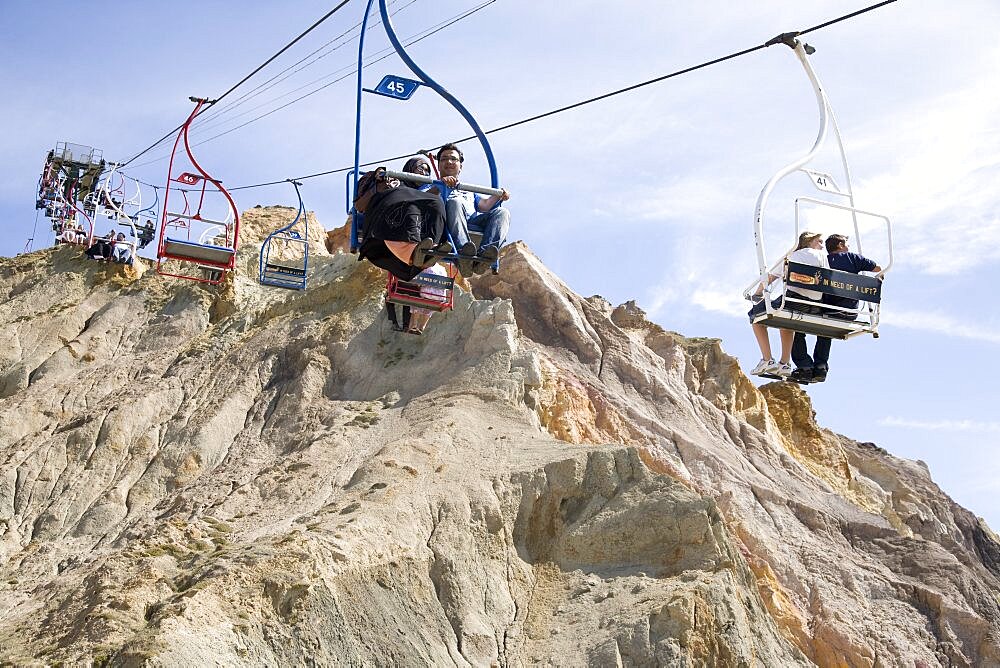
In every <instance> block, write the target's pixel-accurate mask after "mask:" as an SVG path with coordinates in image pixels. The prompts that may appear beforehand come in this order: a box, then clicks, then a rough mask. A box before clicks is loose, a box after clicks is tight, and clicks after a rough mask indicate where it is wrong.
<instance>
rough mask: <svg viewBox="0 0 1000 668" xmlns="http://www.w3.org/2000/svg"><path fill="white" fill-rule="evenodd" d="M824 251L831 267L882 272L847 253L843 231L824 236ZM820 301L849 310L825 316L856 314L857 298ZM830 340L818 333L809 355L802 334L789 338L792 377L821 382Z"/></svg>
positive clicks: (844, 317) (849, 317)
mask: <svg viewBox="0 0 1000 668" xmlns="http://www.w3.org/2000/svg"><path fill="white" fill-rule="evenodd" d="M826 252H827V253H828V254H829V255H828V259H829V261H830V269H836V270H838V271H847V272H850V273H852V274H859V273H861V272H862V271H872V272H879V271H882V267H880V266H878V264H876V263H875V262H874V261H873V260H869V259H868V258H866V257H864V256H863V255H858V254H857V253H852V252H850V251H849V250H848V249H847V237H846V236H844V235H842V234H831V235H830V236H828V237H827V238H826ZM823 303H825V304H829V305H831V306H839V307H840V308H844V309H851V311H850V312H848V311H833V310H831V311H830V312H829V313H828V314H827V317H830V318H840V319H842V320H855V319H856V318H857V317H858V313H857V308H858V300H857V299H850V298H848V297H838V296H835V295H823ZM831 343H833V342H832V340H831V339H829V338H827V337H825V336H817V337H816V346H815V347H814V348H813V354H812V357H810V356H809V349H808V348H807V347H806V336H805V334H802V333H801V332H796V333H795V339H794V340H793V341H792V362H794V363H795V371H793V372H792V375H791V379H792V380H798V381H805V382H813V383H821V382H823V381H824V380H826V375H827V373H828V372H829V360H830V344H831Z"/></svg>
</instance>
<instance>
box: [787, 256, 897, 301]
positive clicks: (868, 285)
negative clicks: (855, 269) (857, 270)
mask: <svg viewBox="0 0 1000 668" xmlns="http://www.w3.org/2000/svg"><path fill="white" fill-rule="evenodd" d="M785 283H786V284H787V285H788V286H789V287H797V288H802V289H805V290H815V291H816V292H822V293H824V294H827V295H833V296H835V297H845V298H847V299H857V300H859V301H865V302H871V303H872V304H879V303H881V301H882V281H880V280H879V279H877V278H875V277H874V276H864V275H863V274H852V273H851V272H849V271H840V270H839V269H826V268H824V267H816V266H813V265H809V264H800V263H798V262H788V263H787V270H786V273H785Z"/></svg>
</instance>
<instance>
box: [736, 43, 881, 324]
mask: <svg viewBox="0 0 1000 668" xmlns="http://www.w3.org/2000/svg"><path fill="white" fill-rule="evenodd" d="M795 36H796V33H786V34H783V35H779V36H778V37H775V38H774V39H772V40H770V41H769V42H768V45H771V44H778V43H783V44H786V45H787V46H789V47H790V48H791V49H792V50H793V51H794V52H795V55H796V57H797V58H798V59H799V62H800V63H801V64H802V67H803V68H804V69H805V71H806V75H807V76H808V78H809V82H810V83H811V85H812V87H813V91H814V93H815V95H816V102H817V105H818V106H819V131H818V133H817V136H816V141H815V142H814V143H813V146H812V148H811V149H810V150H809V152H808V153H806V155H804V156H803V157H801V158H798V159H796V160H794V161H793V162H791V163H789V164H788V165H786V166H785V167H783V168H781V169H780V170H779V171H778V172H777V173H775V175H774V176H772V177H771V179H770V180H769V181H768V182H767V183H766V184H765V186H764V188H763V189H762V190H761V192H760V195H759V196H758V198H757V205H756V208H755V212H754V242H755V245H756V251H757V265H758V269H759V271H760V273H759V276H758V278H757V279H756V280H754V282H753V283H751V284H750V285H749V286H748V287H747V288H746V289H745V290H744V291H743V296H744V298H746V299H751V298H752V295H753V294H754V293H755V292H756V291H757V289H758V288H759V287H760V286H761V285H763V286H765V287H764V292H763V299H764V303H765V307H766V308H765V310H764V312H763V313H761V314H760V315H759V316H757V317H756V318H755V319H754V323H755V324H757V323H759V324H763V325H766V326H768V327H776V328H779V329H791V330H794V331H797V332H802V333H805V334H816V335H818V336H825V337H830V338H835V339H848V338H851V337H853V336H857V335H859V334H872V335H873V336H875V337H878V323H879V316H880V312H881V281H880V280H879V279H880V278H881V274H880V275H879V277H878V278H871V277H867V276H858V275H855V274H851V273H849V272H843V271H837V270H833V269H822V268H820V267H808V266H806V265H799V264H795V263H792V264H791V266H789V263H788V261H787V259H786V258H787V256H788V254H789V253H791V252H792V251H793V250H794V249H795V246H794V244H793V246H792V247H791V248H790V249H789V250H788V251H787V252H785V253H784V254H783V255H782V256H781V257H780V258H779V259H778V260H777V261H776V262H775V263H773V264H771V265H769V264H768V262H767V255H766V252H765V247H764V213H765V210H766V208H767V201H768V198H769V197H770V195H771V193H772V192H773V190H774V188H775V186H777V184H778V182H779V181H781V179H783V178H785V177H786V176H788V175H789V174H792V173H794V172H796V171H801V172H804V173H805V174H806V175H807V176H809V177H810V179H811V180H812V182H813V185H814V186H815V187H816V188H817V189H820V190H823V191H826V192H829V193H832V194H835V195H839V196H842V197H844V198H846V200H847V202H846V204H844V203H839V202H829V201H824V200H818V199H814V198H811V197H800V198H797V199H796V200H795V236H794V239H796V240H797V239H798V235H799V218H800V215H799V214H800V207H799V205H800V203H808V204H813V205H816V206H822V207H826V208H828V209H833V210H838V211H845V212H848V213H850V215H851V217H852V219H853V223H854V238H855V239H856V240H857V243H858V251H859V252H860V251H861V231H860V227H859V224H858V217H859V216H865V217H869V218H874V219H878V220H879V221H881V222H882V223H884V226H885V231H886V240H887V242H888V254H889V259H888V263H887V264H886V265H885V266H884V268H883V270H882V274H884V273H885V272H886V271H888V270H889V268H890V267H891V266H892V228H891V224H890V221H889V219H888V218H887V217H885V216H883V215H880V214H877V213H872V212H870V211H862V210H861V209H858V208H856V207H855V205H854V193H853V189H852V186H851V173H850V168H849V166H848V164H847V154H846V152H845V151H844V144H843V140H842V138H841V134H840V129H839V128H838V126H837V122H836V119H835V118H834V116H833V107H832V106H831V105H830V100H829V98H828V97H827V95H826V92H825V91H824V90H823V87H822V86H821V85H820V82H819V79H818V77H817V76H816V73H815V71H814V70H813V68H812V65H811V63H810V62H809V57H808V56H809V54H811V53H813V52H814V51H815V49H813V48H812V47H810V46H808V45H806V44H803V43H802V42H800V41H799V40H797V39H795ZM831 125H832V127H833V130H834V135H835V137H836V140H837V148H838V150H839V153H840V158H841V165H842V167H843V170H844V177H845V179H846V188H845V189H843V190H842V189H840V188H838V187H837V186H836V185H835V183H834V182H833V180H832V177H830V176H829V175H827V174H823V173H821V172H815V171H811V170H808V169H805V165H806V164H807V163H809V162H810V161H811V160H812V159H813V158H814V157H815V156H816V155H817V153H819V150H820V149H821V148H822V146H823V144H824V143H825V141H826V138H827V134H828V129H829V128H830V126H831ZM770 275H778V276H781V277H783V279H784V280H783V281H782V287H781V292H780V295H779V294H772V290H773V288H772V287H771V286H770V285H769V280H768V277H769V276H770ZM796 277H798V278H799V279H808V280H807V282H805V283H803V282H801V281H799V280H796ZM790 279H791V283H792V287H799V288H800V289H807V290H814V291H818V292H823V293H825V294H837V295H839V296H843V297H850V298H856V299H860V300H861V301H862V302H863V303H865V304H866V307H867V313H865V314H861V313H858V315H860V316H862V317H860V318H859V319H857V320H845V319H843V317H841V318H836V317H827V316H825V315H816V314H809V313H805V312H802V311H796V310H794V309H792V308H788V307H789V306H790V305H791V304H789V302H797V301H800V300H796V299H795V298H793V297H790V296H787V295H786V289H787V287H788V285H789V280H790ZM837 285H841V286H843V285H846V286H848V288H849V289H851V290H853V291H854V292H855V293H854V294H846V293H844V292H842V291H840V292H839V291H838V290H842V288H838V287H837ZM777 296H780V297H781V302H780V303H779V307H777V308H776V307H774V306H772V302H773V301H774V298H775V297H777ZM809 303H810V304H815V302H809ZM824 308H825V309H826V312H828V313H834V312H836V311H847V309H843V308H841V307H836V306H829V305H825V306H824ZM852 314H853V312H849V313H846V314H840V315H842V316H844V315H846V316H848V317H849V316H850V315H852Z"/></svg>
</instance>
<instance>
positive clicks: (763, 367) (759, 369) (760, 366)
mask: <svg viewBox="0 0 1000 668" xmlns="http://www.w3.org/2000/svg"><path fill="white" fill-rule="evenodd" d="M774 365H775V361H774V360H764V359H762V360H761V361H759V362H757V366H755V367H754V368H753V370H752V371H751V372H750V375H751V376H759V375H760V374H762V373H765V372H766V371H767V370H768V369H770V368H772V367H774Z"/></svg>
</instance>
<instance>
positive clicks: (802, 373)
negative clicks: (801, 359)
mask: <svg viewBox="0 0 1000 668" xmlns="http://www.w3.org/2000/svg"><path fill="white" fill-rule="evenodd" d="M788 379H789V380H791V381H794V382H796V383H811V382H813V381H815V379H816V378H815V376H813V369H812V367H808V366H800V367H799V368H798V369H796V370H795V371H793V372H792V375H791V376H789V377H788Z"/></svg>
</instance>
